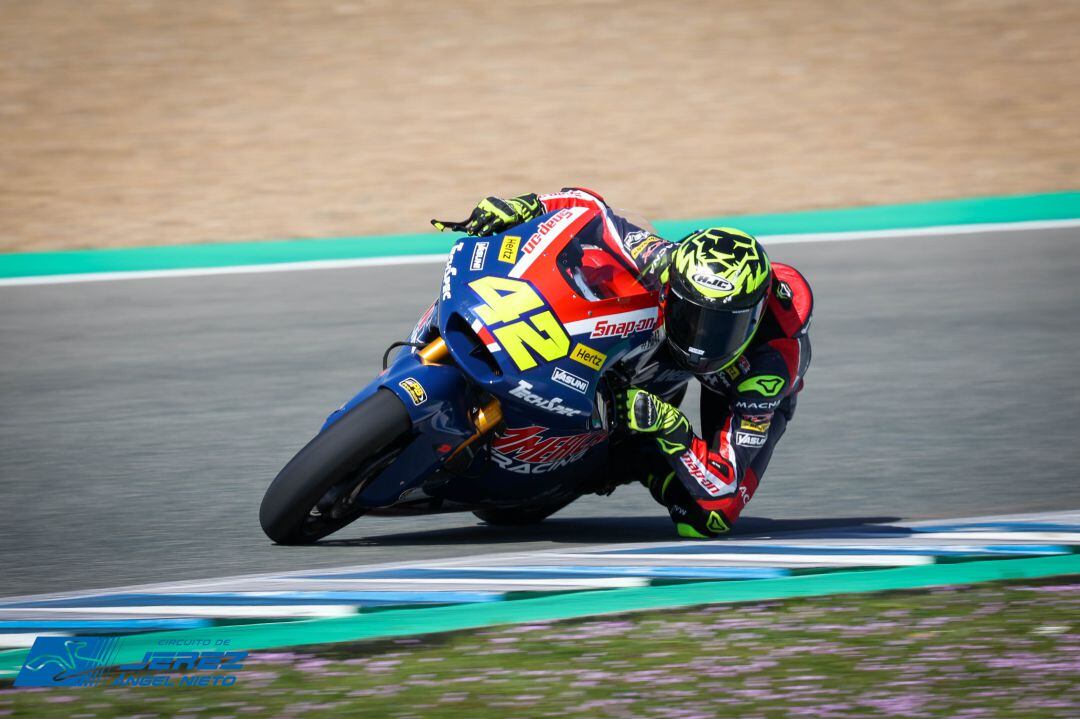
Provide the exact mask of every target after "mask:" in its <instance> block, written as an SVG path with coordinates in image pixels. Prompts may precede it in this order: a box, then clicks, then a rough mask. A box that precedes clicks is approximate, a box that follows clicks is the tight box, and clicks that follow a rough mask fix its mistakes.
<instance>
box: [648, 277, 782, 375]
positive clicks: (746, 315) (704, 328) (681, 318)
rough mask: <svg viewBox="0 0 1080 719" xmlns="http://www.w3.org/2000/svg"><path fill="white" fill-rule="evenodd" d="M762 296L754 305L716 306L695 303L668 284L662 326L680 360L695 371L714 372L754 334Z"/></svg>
mask: <svg viewBox="0 0 1080 719" xmlns="http://www.w3.org/2000/svg"><path fill="white" fill-rule="evenodd" d="M764 307H765V298H764V297H763V298H762V300H761V301H760V302H758V303H757V304H756V305H754V306H753V307H746V308H740V309H719V308H712V307H706V306H703V305H699V304H696V303H695V302H693V301H692V300H688V299H686V298H685V297H683V296H681V295H680V294H679V293H678V291H677V290H676V289H675V288H674V287H670V286H669V287H668V291H667V302H666V306H665V308H664V327H665V328H666V330H667V337H668V341H669V342H670V343H671V344H672V345H673V346H674V348H675V349H676V350H678V352H676V354H677V355H679V356H680V357H679V358H680V359H681V360H682V361H683V363H684V364H685V365H686V366H687V368H689V369H691V370H692V371H694V372H698V373H707V372H716V371H718V370H720V369H723V368H724V367H725V366H726V365H728V364H730V363H731V361H732V360H734V359H735V358H736V357H738V356H739V354H740V351H741V350H742V348H743V345H745V344H746V342H747V340H749V339H750V338H751V337H753V336H754V331H755V330H756V329H757V324H758V320H760V319H761V312H762V310H763V309H764Z"/></svg>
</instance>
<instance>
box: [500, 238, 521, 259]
mask: <svg viewBox="0 0 1080 719" xmlns="http://www.w3.org/2000/svg"><path fill="white" fill-rule="evenodd" d="M520 244H521V238H520V237H515V236H514V235H507V236H506V237H504V238H503V241H502V245H500V246H499V261H500V262H507V263H509V264H511V265H512V264H514V263H515V262H517V256H518V245H520Z"/></svg>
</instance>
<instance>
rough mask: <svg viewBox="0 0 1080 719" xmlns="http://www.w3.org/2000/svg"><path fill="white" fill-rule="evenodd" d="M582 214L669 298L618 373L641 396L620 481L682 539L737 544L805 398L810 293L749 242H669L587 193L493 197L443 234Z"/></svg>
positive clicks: (615, 470)
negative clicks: (697, 396)
mask: <svg viewBox="0 0 1080 719" xmlns="http://www.w3.org/2000/svg"><path fill="white" fill-rule="evenodd" d="M573 207H587V208H591V209H597V210H599V212H600V215H601V217H603V223H602V229H601V232H600V235H601V237H600V242H599V244H601V245H602V246H603V249H604V250H606V251H607V252H608V253H609V254H610V255H611V256H613V257H614V258H615V259H616V260H618V261H619V262H620V263H621V264H623V265H624V266H625V267H626V268H627V269H628V270H629V271H630V272H632V273H633V274H634V275H635V276H636V277H637V278H638V281H639V282H640V283H641V284H642V285H643V286H645V287H646V289H649V290H652V291H656V292H658V293H659V297H660V310H661V317H662V322H660V323H659V324H658V328H657V330H656V333H655V335H654V338H653V339H654V340H655V341H651V342H649V343H647V344H646V345H645V346H643V347H642V348H641V351H640V352H638V353H635V354H633V355H631V356H628V357H627V358H625V359H624V362H623V366H621V367H619V368H618V369H617V371H619V372H620V373H622V374H623V375H625V377H626V379H627V380H628V384H629V385H630V387H629V389H627V390H626V391H625V393H623V395H622V396H621V397H619V398H618V407H619V410H620V413H621V415H622V419H623V424H624V426H625V427H626V428H627V429H628V430H629V431H630V433H632V438H633V439H632V440H631V441H625V440H624V441H619V440H617V439H615V440H613V445H612V469H611V474H612V479H613V482H614V483H622V482H625V481H633V480H634V479H640V481H641V482H642V483H643V484H645V485H646V487H647V488H648V489H649V491H650V493H651V494H652V496H653V498H654V499H656V501H657V502H659V503H660V504H662V505H664V506H665V507H667V509H668V512H669V514H670V516H671V518H672V521H674V522H675V525H676V528H677V531H678V533H679V535H680V536H683V537H693V538H706V537H712V536H716V535H718V534H722V533H724V532H727V531H729V530H730V528H731V526H732V525H733V524H734V523H735V521H736V520H737V519H738V517H739V515H740V513H741V512H742V510H743V508H744V507H745V506H746V504H747V503H748V502H749V501H750V499H751V498H752V497H753V496H754V493H755V492H756V491H757V488H758V485H759V483H760V481H761V478H762V476H763V475H764V472H765V469H766V468H767V466H768V464H769V461H770V459H771V458H772V453H773V450H774V448H775V446H776V444H777V442H778V441H779V440H780V438H781V437H782V436H783V434H784V431H785V429H786V427H787V423H788V422H789V421H790V420H791V418H792V416H793V414H794V411H795V405H796V400H797V396H798V393H799V392H800V391H801V390H802V388H803V377H804V375H805V373H806V370H807V368H808V366H809V363H810V340H809V336H808V329H809V325H810V319H811V315H812V312H813V295H812V292H811V290H810V286H809V284H808V283H807V281H806V279H805V278H804V277H803V276H802V275H801V274H800V273H799V272H798V271H797V270H795V269H794V268H793V267H790V266H788V265H784V264H780V263H774V262H770V260H769V258H768V255H767V254H766V253H765V250H764V248H763V247H762V246H761V245H760V244H759V243H758V242H757V240H756V239H755V238H754V237H753V236H751V235H749V234H747V233H745V232H743V231H741V230H737V229H734V228H724V227H714V228H709V229H704V230H698V231H696V232H693V233H691V234H690V235H688V236H687V237H685V238H683V239H682V240H681V241H680V242H678V243H674V242H669V241H667V240H665V239H663V238H661V237H659V236H658V235H656V234H655V233H654V232H652V231H651V230H650V229H646V228H645V227H642V226H639V225H637V224H634V223H632V222H631V221H630V220H628V219H626V218H625V217H622V216H620V215H619V214H617V213H616V212H615V211H613V210H612V209H611V208H610V207H608V206H607V204H606V203H605V201H604V199H603V198H602V197H601V196H600V195H598V194H597V193H595V192H592V191H591V190H586V189H582V188H565V189H563V190H561V191H560V192H557V193H552V194H546V195H536V194H526V195H521V196H518V197H514V198H510V199H501V198H498V197H488V198H485V199H484V200H482V201H481V202H480V203H478V204H477V206H476V207H475V208H474V209H473V211H472V213H471V214H470V216H469V217H468V218H467V219H466V220H463V221H461V222H447V221H439V220H432V224H433V225H434V226H435V227H436V228H437V229H439V230H454V231H459V232H465V233H467V234H470V235H475V236H487V235H491V234H495V233H499V232H503V231H505V230H507V229H510V228H511V227H514V226H515V225H517V224H520V223H522V222H526V221H528V220H531V219H533V218H536V217H539V216H540V215H542V214H544V213H548V212H553V211H557V210H561V209H566V208H573ZM692 378H696V379H697V380H698V381H699V382H700V383H701V385H702V392H701V422H702V426H701V431H700V435H699V434H696V433H695V432H694V431H693V429H692V428H691V426H690V422H689V420H687V418H686V416H685V415H684V414H683V413H682V412H681V411H680V410H679V408H678V407H679V404H680V403H681V400H682V397H683V395H684V394H685V392H686V387H687V385H688V383H689V381H690V379H692Z"/></svg>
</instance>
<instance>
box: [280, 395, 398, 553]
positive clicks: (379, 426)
mask: <svg viewBox="0 0 1080 719" xmlns="http://www.w3.org/2000/svg"><path fill="white" fill-rule="evenodd" d="M411 427H412V422H411V421H410V420H409V413H408V412H407V411H406V410H405V405H403V404H402V403H401V400H400V399H398V397H397V395H395V394H394V393H393V392H391V391H390V390H388V389H379V390H378V391H377V392H375V394H374V395H372V396H371V397H369V398H368V399H366V400H364V401H363V402H361V403H360V404H358V405H357V406H356V407H353V408H352V409H351V410H349V412H348V413H347V414H346V415H345V416H344V417H341V418H340V419H338V420H337V421H336V422H334V424H332V425H330V426H329V427H327V428H326V429H325V430H323V431H322V432H320V433H319V434H317V435H316V436H315V437H314V438H313V439H312V440H311V441H310V442H308V443H307V445H305V446H304V448H303V449H301V450H300V451H299V452H298V453H297V454H296V456H295V457H293V458H292V459H291V460H290V461H289V463H288V464H286V465H285V467H284V468H283V469H282V470H281V471H280V472H279V473H278V475H277V477H275V478H274V481H273V482H271V484H270V486H269V488H267V490H266V494H265V495H264V496H263V501H262V506H260V507H259V523H260V524H261V525H262V529H263V531H264V532H265V533H266V536H267V537H269V538H270V539H272V540H273V541H275V542H277V543H278V544H311V543H312V542H316V541H318V540H320V539H322V538H323V537H325V536H327V535H328V534H331V533H332V532H336V531H337V530H339V529H341V528H342V527H344V526H345V525H346V524H348V523H349V522H352V521H353V520H355V519H356V518H357V517H359V516H360V515H361V514H363V511H362V510H354V511H352V512H346V513H344V514H342V515H340V516H334V515H333V514H330V513H327V512H326V511H320V509H321V507H320V505H325V504H326V502H327V498H328V497H334V503H335V507H334V508H335V509H336V508H337V507H336V502H337V501H338V500H340V499H341V498H342V497H344V496H345V495H346V494H355V490H356V488H357V485H358V484H359V483H366V482H369V481H371V480H372V479H374V478H375V477H376V476H378V472H380V471H382V469H384V468H385V467H386V466H389V464H390V463H392V459H393V457H396V452H394V451H393V449H392V447H391V445H394V444H395V443H396V441H398V440H401V439H402V438H403V437H404V435H405V434H406V433H408V431H409V429H410V428H411ZM391 455H392V456H391ZM331 491H334V492H336V495H331V494H330V493H331Z"/></svg>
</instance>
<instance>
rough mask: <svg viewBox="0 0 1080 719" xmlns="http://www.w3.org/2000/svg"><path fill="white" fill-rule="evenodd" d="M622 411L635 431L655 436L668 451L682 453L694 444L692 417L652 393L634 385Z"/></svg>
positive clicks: (668, 452) (625, 419)
mask: <svg viewBox="0 0 1080 719" xmlns="http://www.w3.org/2000/svg"><path fill="white" fill-rule="evenodd" d="M619 411H620V413H621V414H622V417H623V420H624V422H625V424H626V427H627V428H628V429H629V430H630V431H631V432H636V433H639V434H651V435H653V437H654V439H656V444H657V445H659V447H660V449H661V450H662V451H663V452H664V454H678V453H679V452H683V451H685V450H686V449H687V448H688V447H689V446H690V440H691V438H692V436H693V433H692V432H691V430H690V420H688V419H687V418H686V415H684V414H683V413H682V412H680V411H679V408H678V407H673V406H671V405H670V404H668V403H667V402H665V401H664V400H662V399H660V398H659V397H657V396H656V395H655V394H652V393H651V392H646V391H645V390H643V389H638V388H637V387H631V388H630V389H628V390H626V394H624V395H623V397H622V401H621V402H620V403H619Z"/></svg>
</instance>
